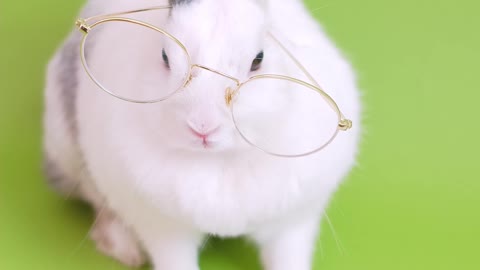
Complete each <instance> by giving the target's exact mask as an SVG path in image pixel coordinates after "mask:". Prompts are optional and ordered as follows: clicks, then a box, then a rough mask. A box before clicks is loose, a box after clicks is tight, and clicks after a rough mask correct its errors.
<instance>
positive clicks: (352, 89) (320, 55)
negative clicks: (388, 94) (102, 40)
mask: <svg viewBox="0 0 480 270" xmlns="http://www.w3.org/2000/svg"><path fill="white" fill-rule="evenodd" d="M162 4H166V3H165V1H151V0H148V1H147V0H142V1H127V0H121V1H100V0H91V1H90V2H89V4H88V6H87V9H86V10H87V11H88V12H87V13H88V15H96V14H104V13H108V12H114V11H119V10H120V11H121V10H129V9H133V8H141V7H149V6H153V5H162ZM162 14H163V15H162ZM167 16H168V12H164V13H162V12H155V13H152V14H144V15H136V16H134V17H137V18H141V19H143V20H146V21H148V22H151V23H153V24H155V23H156V24H161V23H163V22H165V20H166V18H167ZM166 29H168V31H169V32H171V33H172V34H174V35H175V36H176V37H178V38H179V40H180V41H182V43H184V44H185V45H186V47H187V48H188V50H189V52H190V53H191V55H192V60H193V62H194V63H198V64H202V65H205V66H208V67H211V68H214V69H216V70H220V71H222V72H224V73H227V74H230V75H232V76H235V77H237V78H239V79H241V80H245V79H247V78H248V77H249V76H251V74H249V72H248V71H249V68H250V63H251V61H252V59H253V57H255V55H256V54H257V53H258V51H259V50H261V49H263V48H264V47H272V46H274V45H272V42H271V40H269V39H268V38H266V31H267V30H268V31H272V32H273V33H274V34H275V35H277V36H278V37H279V39H281V40H282V41H283V42H285V44H286V46H288V47H289V49H291V50H292V51H293V53H294V55H295V56H296V57H298V58H299V59H300V60H301V62H302V63H303V64H304V65H305V66H306V67H307V68H308V70H309V71H310V72H311V73H312V74H313V75H314V76H315V78H317V79H318V81H319V83H320V84H321V85H322V87H323V88H324V89H325V90H326V91H327V92H328V93H329V94H330V95H331V96H332V97H333V98H334V99H335V101H336V102H337V103H338V105H339V107H340V108H341V109H342V111H343V112H344V114H345V115H346V116H347V117H349V118H350V119H352V120H353V122H354V128H353V129H352V130H350V131H348V132H345V133H340V134H339V136H338V137H337V138H336V140H334V141H333V143H332V144H331V145H329V146H328V147H327V148H326V149H324V150H322V151H320V152H318V153H316V154H314V155H311V156H307V157H303V158H295V159H291V158H278V157H273V156H269V155H267V154H265V153H262V152H260V151H258V150H256V149H253V148H252V147H250V146H248V145H247V144H246V143H245V142H244V141H243V140H242V139H241V138H240V136H239V135H238V134H237V133H236V130H235V128H234V125H233V123H232V120H231V118H230V114H229V111H228V107H227V106H226V105H225V102H224V93H225V92H224V91H225V88H226V87H227V86H228V84H229V82H228V81H226V80H224V79H222V78H221V77H219V76H218V75H216V74H213V73H208V72H203V71H202V72H200V73H199V74H197V75H198V76H197V77H195V78H194V80H193V81H192V83H191V84H190V85H189V87H188V88H187V89H185V90H184V91H182V92H180V93H178V94H177V95H175V96H173V97H172V98H170V99H169V100H166V101H163V102H160V103H156V104H149V105H141V104H133V103H128V102H125V101H121V100H118V99H116V98H114V97H112V96H109V95H107V94H106V93H104V92H102V91H100V90H99V88H98V87H97V86H96V85H95V84H93V82H92V81H91V80H90V79H89V78H88V77H87V76H86V74H85V73H84V72H83V69H81V67H80V66H79V72H78V74H76V75H77V76H79V78H80V81H79V86H78V93H77V100H76V121H77V125H78V131H79V133H78V147H77V146H74V145H73V144H74V143H73V140H72V139H71V138H70V137H69V136H71V134H68V132H67V131H66V127H67V126H68V125H67V123H65V122H64V121H65V119H63V118H62V116H61V113H60V111H61V110H60V109H59V107H60V106H61V105H60V102H59V100H58V95H59V94H58V91H59V90H58V86H56V84H55V83H54V82H55V79H56V74H57V69H58V68H59V67H58V66H59V64H58V61H59V59H58V57H57V58H56V60H54V61H53V62H52V64H51V66H50V69H49V74H48V76H49V78H48V82H49V83H48V85H47V92H46V99H47V112H46V121H45V123H46V137H45V141H46V151H47V153H54V154H53V155H52V156H53V159H54V160H55V161H57V162H59V163H61V166H62V168H63V170H65V171H67V174H68V173H70V174H74V173H75V171H72V170H71V167H74V168H77V167H78V165H76V164H77V163H79V160H81V159H83V160H84V162H85V163H86V167H87V168H88V172H89V174H90V177H89V178H88V179H87V178H82V181H91V182H90V183H91V185H90V186H94V187H95V189H96V191H98V193H99V194H101V197H102V198H104V200H102V199H98V198H97V199H95V201H96V202H92V201H93V200H92V199H89V200H90V201H91V202H92V204H94V205H95V207H96V208H97V209H99V208H101V207H102V206H101V205H99V203H98V202H99V201H102V202H103V201H106V205H107V207H108V208H109V209H111V210H112V211H113V212H115V213H116V215H118V218H119V219H121V220H123V222H124V223H125V224H126V225H127V226H128V227H130V228H131V229H132V231H133V232H135V235H136V237H138V239H139V240H140V242H141V243H142V246H143V248H144V249H145V251H146V252H147V253H148V255H149V257H150V259H151V261H152V262H153V264H154V267H155V269H171V270H177V269H183V270H194V269H198V265H197V249H198V246H199V244H200V242H201V239H202V237H203V236H204V235H205V234H214V235H218V236H223V237H229V236H240V235H246V236H249V237H251V238H253V239H254V240H255V241H256V242H257V243H258V244H259V246H260V249H261V252H262V260H263V263H264V265H265V268H266V269H268V270H283V269H285V270H287V269H296V270H307V269H310V268H311V262H310V261H311V256H312V252H313V247H314V242H315V238H316V234H317V228H318V224H319V219H320V217H321V215H322V213H323V210H324V208H325V207H326V204H327V203H328V200H329V199H330V197H331V195H332V193H333V192H334V191H335V189H336V188H337V186H338V184H339V183H340V182H341V180H342V179H343V178H344V177H345V176H346V174H347V173H348V172H349V170H350V169H351V168H352V166H353V165H354V162H355V156H356V152H357V145H358V140H359V134H360V132H359V131H360V128H359V124H360V101H359V92H358V90H357V88H356V85H355V78H354V75H353V72H352V70H351V68H350V66H349V64H348V63H347V62H346V61H345V59H344V58H343V57H342V56H341V54H340V53H339V52H338V50H337V49H336V48H335V46H334V45H333V44H332V42H331V41H330V40H329V39H328V38H327V37H326V36H325V34H324V33H323V31H322V30H321V29H320V28H319V26H318V24H317V23H316V22H315V21H314V19H313V18H312V17H311V16H310V15H309V14H308V13H307V11H306V10H305V8H304V7H303V5H302V3H300V2H299V1H298V0H281V1H275V2H273V1H272V2H271V3H266V2H262V3H255V1H254V0H228V1H227V0H217V1H215V0H193V2H192V3H191V4H189V5H186V6H182V7H176V8H174V9H173V11H172V20H169V23H168V25H167V26H166ZM73 35H75V34H73ZM122 35H127V33H122ZM130 35H133V36H135V33H128V35H127V36H129V37H130V38H131V37H132V36H130ZM120 37H121V35H117V36H115V35H112V36H109V37H108V38H111V39H115V38H117V39H118V38H120ZM123 38H124V37H123ZM134 38H141V37H138V36H135V37H134ZM213 40H214V41H215V42H212V41H213ZM117 46H122V44H121V43H118V45H117ZM107 49H108V48H102V46H99V47H98V48H96V49H94V50H93V51H90V52H89V61H91V63H95V62H98V64H99V65H100V64H101V65H102V67H103V68H104V69H105V70H107V71H108V70H109V63H110V60H111V59H106V58H105V53H102V52H105V51H104V50H107ZM161 49H162V48H156V50H158V51H160V52H161ZM156 50H155V48H151V46H150V48H148V46H146V48H145V51H142V52H140V56H139V57H140V58H139V60H141V59H144V61H150V60H151V59H149V58H148V57H144V58H142V55H143V56H145V55H155V54H156V53H157V54H158V51H156ZM265 50H266V54H265V65H264V67H263V68H262V70H261V71H259V73H264V72H269V73H282V74H291V67H292V63H291V62H290V60H289V59H288V58H287V57H286V56H285V55H284V54H281V51H279V50H274V49H271V50H267V49H265ZM171 57H172V58H175V56H171ZM79 65H80V64H79ZM149 65H150V63H142V62H141V61H139V62H137V63H132V64H131V65H130V66H127V67H126V73H125V74H127V75H128V74H135V73H137V74H139V73H141V72H142V68H144V67H145V66H149ZM127 75H126V77H125V78H124V80H128V78H129V77H128V76H127ZM296 75H297V76H301V75H298V74H296ZM106 76H109V74H108V72H107V74H106ZM112 76H115V75H114V74H112ZM116 76H118V75H116ZM136 78H137V77H136V76H131V81H130V82H128V84H126V85H125V89H127V90H126V91H128V89H129V87H128V86H131V87H130V88H131V89H133V88H134V86H135V83H136ZM157 87H159V88H161V87H162V85H158V86H157ZM256 102H262V100H261V98H259V100H258V101H256ZM263 102H265V101H263ZM273 109H275V108H273ZM279 117H283V118H285V119H287V118H288V117H289V114H288V113H287V112H281V111H279ZM298 121H302V120H301V119H299V120H298ZM192 123H193V125H207V126H211V127H215V126H221V130H220V132H218V133H216V134H215V137H214V138H213V139H214V140H215V145H214V147H213V149H204V148H203V147H202V146H201V145H200V144H199V142H198V140H196V139H195V138H194V137H192V134H191V133H190V132H189V130H188V125H192ZM296 132H301V131H296ZM55 134H56V135H55ZM58 134H62V135H61V136H57V135H58ZM77 148H78V149H77ZM74 149H76V150H74ZM77 152H80V153H81V156H80V155H79V154H78V153H77ZM89 194H90V196H93V195H92V193H89ZM95 194H96V192H95ZM95 196H96V197H100V195H95ZM126 237H127V238H128V237H131V236H130V235H127V236H126Z"/></svg>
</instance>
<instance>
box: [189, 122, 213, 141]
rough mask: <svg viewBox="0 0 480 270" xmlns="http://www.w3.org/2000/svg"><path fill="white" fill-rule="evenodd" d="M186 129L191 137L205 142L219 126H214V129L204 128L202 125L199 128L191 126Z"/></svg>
mask: <svg viewBox="0 0 480 270" xmlns="http://www.w3.org/2000/svg"><path fill="white" fill-rule="evenodd" d="M188 128H189V129H190V131H191V132H192V134H193V135H195V136H197V137H198V138H200V139H203V140H205V139H206V138H207V137H208V136H210V135H211V134H213V133H215V132H216V131H217V130H218V129H219V128H220V126H216V127H214V128H205V126H203V125H202V126H201V127H192V126H191V125H189V126H188Z"/></svg>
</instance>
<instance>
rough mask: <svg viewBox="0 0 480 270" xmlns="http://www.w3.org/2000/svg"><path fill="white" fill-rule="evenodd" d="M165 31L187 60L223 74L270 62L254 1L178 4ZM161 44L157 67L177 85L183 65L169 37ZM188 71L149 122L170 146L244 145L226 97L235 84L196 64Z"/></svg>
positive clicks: (244, 74) (249, 72)
mask: <svg viewBox="0 0 480 270" xmlns="http://www.w3.org/2000/svg"><path fill="white" fill-rule="evenodd" d="M240 2H241V3H240ZM165 29H166V30H167V32H168V33H170V34H172V35H173V36H174V37H176V38H177V39H178V40H179V41H180V42H181V43H182V44H184V45H185V47H186V49H187V51H188V53H189V55H190V59H191V64H198V65H201V66H205V67H208V68H210V69H213V70H215V71H219V72H222V73H224V74H228V75H229V76H232V77H234V78H236V79H238V80H239V81H245V80H247V79H248V78H249V77H251V76H253V75H255V74H259V73H265V72H267V70H268V66H269V65H270V66H274V65H275V64H274V61H275V60H274V59H273V57H272V55H268V51H267V50H266V49H267V48H266V47H265V46H266V20H265V14H264V12H263V10H262V7H261V6H259V5H258V4H257V3H253V2H251V3H249V2H247V3H245V1H228V2H227V1H225V2H222V1H209V0H198V1H192V2H190V3H188V4H182V5H177V6H174V7H173V9H172V11H171V14H170V16H169V19H168V22H167V23H166V27H165ZM166 39H167V38H166ZM162 44H164V45H163V47H162V48H158V49H157V50H158V51H161V54H162V57H161V63H159V67H158V68H159V69H162V72H163V73H164V74H165V76H166V80H167V81H169V82H171V83H173V84H176V83H178V81H179V80H180V81H181V76H183V74H184V70H185V69H186V68H188V63H187V62H186V61H185V57H184V52H183V51H182V50H181V49H179V47H178V44H176V43H175V42H172V41H171V40H168V39H167V40H166V41H165V42H163V43H162ZM268 57H272V58H271V59H267V58H268ZM157 58H159V57H157ZM264 58H265V59H264ZM179 70H180V71H182V72H178V71H179ZM191 75H192V79H191V81H190V82H189V83H188V84H187V86H186V87H184V88H183V89H182V90H181V91H179V92H178V93H177V94H175V95H174V96H172V97H171V98H170V99H168V100H167V101H165V102H162V103H160V104H159V105H158V106H157V108H158V110H160V111H161V112H158V113H156V114H151V113H150V114H149V116H148V117H150V118H151V120H152V121H153V122H152V121H150V122H151V123H152V125H153V123H156V124H158V129H160V130H161V132H162V133H164V134H163V136H164V138H165V139H166V140H167V141H168V142H169V145H171V146H175V147H181V148H189V149H197V150H201V151H205V150H207V151H215V150H221V151H223V150H228V149H238V148H241V147H245V146H246V144H245V143H244V142H243V140H242V139H241V138H240V136H239V135H238V133H237V131H236V129H235V126H234V124H233V121H232V116H231V113H230V108H229V106H228V105H227V103H226V100H225V94H226V91H227V89H228V88H231V89H235V88H236V87H237V85H236V82H235V81H234V80H232V79H229V78H226V77H224V76H222V75H219V74H217V73H215V72H211V71H208V70H205V69H202V68H199V67H194V68H193V69H192V73H191ZM160 87H161V86H160ZM251 102H265V101H264V100H261V99H258V100H252V101H251ZM153 115H157V117H153ZM158 116H160V118H161V119H159V118H158ZM160 120H161V121H160Z"/></svg>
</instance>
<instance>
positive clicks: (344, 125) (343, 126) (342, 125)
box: [338, 119, 352, 131]
mask: <svg viewBox="0 0 480 270" xmlns="http://www.w3.org/2000/svg"><path fill="white" fill-rule="evenodd" d="M338 128H339V129H340V130H343V131H347V130H349V129H351V128H352V121H351V120H348V119H342V120H340V122H339V123H338Z"/></svg>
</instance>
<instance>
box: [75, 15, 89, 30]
mask: <svg viewBox="0 0 480 270" xmlns="http://www.w3.org/2000/svg"><path fill="white" fill-rule="evenodd" d="M75 25H76V26H77V27H78V30H80V31H82V32H83V33H85V34H88V31H90V26H88V25H87V23H86V22H85V20H84V19H78V20H77V22H76V23H75Z"/></svg>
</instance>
